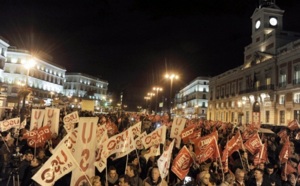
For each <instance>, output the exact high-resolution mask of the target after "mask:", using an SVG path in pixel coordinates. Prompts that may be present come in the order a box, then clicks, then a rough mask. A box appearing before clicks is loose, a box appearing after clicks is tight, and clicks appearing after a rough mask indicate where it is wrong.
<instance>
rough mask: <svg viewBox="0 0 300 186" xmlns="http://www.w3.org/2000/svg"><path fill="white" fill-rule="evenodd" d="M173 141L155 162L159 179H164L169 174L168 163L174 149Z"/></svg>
mask: <svg viewBox="0 0 300 186" xmlns="http://www.w3.org/2000/svg"><path fill="white" fill-rule="evenodd" d="M174 141H175V140H173V141H172V142H171V144H170V145H169V147H168V149H167V150H165V151H164V152H163V154H162V155H161V156H160V157H159V159H158V160H157V166H158V170H159V172H160V177H161V178H162V179H164V178H165V177H167V175H168V174H169V168H170V162H171V158H172V152H173V147H174Z"/></svg>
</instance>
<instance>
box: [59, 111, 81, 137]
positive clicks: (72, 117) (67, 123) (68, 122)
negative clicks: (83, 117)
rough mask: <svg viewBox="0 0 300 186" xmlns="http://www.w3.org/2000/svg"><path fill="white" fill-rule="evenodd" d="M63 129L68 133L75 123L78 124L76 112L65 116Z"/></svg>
mask: <svg viewBox="0 0 300 186" xmlns="http://www.w3.org/2000/svg"><path fill="white" fill-rule="evenodd" d="M63 122H64V128H65V129H66V131H67V132H68V133H69V132H71V131H72V130H73V129H74V125H75V123H78V122H79V116H78V112H77V111H75V112H72V113H70V114H68V115H65V117H64V119H63Z"/></svg>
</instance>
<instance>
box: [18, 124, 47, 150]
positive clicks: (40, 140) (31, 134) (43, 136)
mask: <svg viewBox="0 0 300 186" xmlns="http://www.w3.org/2000/svg"><path fill="white" fill-rule="evenodd" d="M51 137H52V133H51V131H50V127H49V126H44V127H40V128H39V129H37V130H33V131H28V132H26V133H25V134H24V135H23V138H24V139H27V144H28V146H30V147H32V148H36V147H43V146H44V145H45V143H46V141H47V140H49V139H51Z"/></svg>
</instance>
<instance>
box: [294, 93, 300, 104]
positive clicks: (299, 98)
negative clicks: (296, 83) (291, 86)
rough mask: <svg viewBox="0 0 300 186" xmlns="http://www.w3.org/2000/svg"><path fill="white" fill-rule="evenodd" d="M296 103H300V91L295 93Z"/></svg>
mask: <svg viewBox="0 0 300 186" xmlns="http://www.w3.org/2000/svg"><path fill="white" fill-rule="evenodd" d="M294 103H300V93H295V94H294Z"/></svg>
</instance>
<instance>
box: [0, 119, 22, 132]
mask: <svg viewBox="0 0 300 186" xmlns="http://www.w3.org/2000/svg"><path fill="white" fill-rule="evenodd" d="M11 128H20V118H13V119H8V120H3V121H0V130H1V132H4V131H8V130H9V129H11Z"/></svg>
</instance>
